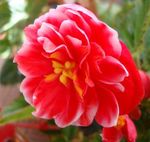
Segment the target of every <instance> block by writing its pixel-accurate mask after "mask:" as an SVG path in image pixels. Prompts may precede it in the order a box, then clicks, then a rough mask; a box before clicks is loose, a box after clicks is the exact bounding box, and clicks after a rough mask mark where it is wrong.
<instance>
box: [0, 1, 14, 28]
mask: <svg viewBox="0 0 150 142" xmlns="http://www.w3.org/2000/svg"><path fill="white" fill-rule="evenodd" d="M10 16H11V12H10V9H9V5H8V2H7V1H6V0H2V1H0V28H1V27H3V26H4V25H5V24H6V23H7V22H8V21H9V19H10ZM0 31H1V29H0Z"/></svg>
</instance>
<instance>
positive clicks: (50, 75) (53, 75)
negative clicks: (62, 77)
mask: <svg viewBox="0 0 150 142" xmlns="http://www.w3.org/2000/svg"><path fill="white" fill-rule="evenodd" d="M56 77H57V75H56V74H54V73H52V74H49V75H46V76H45V81H46V82H50V81H53V80H54V79H55V78H56Z"/></svg>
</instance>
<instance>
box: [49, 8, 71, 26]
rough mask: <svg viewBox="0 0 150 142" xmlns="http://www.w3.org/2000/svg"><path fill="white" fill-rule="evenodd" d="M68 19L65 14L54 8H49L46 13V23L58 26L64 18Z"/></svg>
mask: <svg viewBox="0 0 150 142" xmlns="http://www.w3.org/2000/svg"><path fill="white" fill-rule="evenodd" d="M67 19H69V18H68V17H67V15H66V14H64V13H63V12H60V11H58V10H55V9H50V11H49V13H48V23H51V24H52V25H55V26H57V27H58V28H59V27H60V25H61V23H62V22H63V21H64V20H67Z"/></svg>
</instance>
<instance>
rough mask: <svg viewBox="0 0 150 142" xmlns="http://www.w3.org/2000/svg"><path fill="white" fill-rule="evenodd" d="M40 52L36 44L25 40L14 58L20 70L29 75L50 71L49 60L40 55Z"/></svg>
mask: <svg viewBox="0 0 150 142" xmlns="http://www.w3.org/2000/svg"><path fill="white" fill-rule="evenodd" d="M42 52H43V51H42V50H41V49H40V48H39V47H38V46H37V45H34V44H31V43H28V42H25V43H24V45H23V47H22V48H21V49H20V50H19V52H18V53H17V54H16V56H15V59H14V61H15V62H17V64H18V68H19V70H20V72H21V73H22V74H24V75H25V76H30V77H37V76H43V75H45V74H48V73H50V72H51V70H52V69H51V64H50V61H49V60H48V59H47V58H45V57H44V56H43V55H42ZM41 69H42V70H41Z"/></svg>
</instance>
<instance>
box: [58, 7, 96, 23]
mask: <svg viewBox="0 0 150 142" xmlns="http://www.w3.org/2000/svg"><path fill="white" fill-rule="evenodd" d="M66 9H71V10H73V11H78V12H80V13H83V14H85V15H86V16H89V17H90V18H92V19H93V20H95V21H98V19H97V17H96V16H95V15H94V14H93V13H92V12H91V11H89V10H87V9H86V8H84V7H82V6H80V5H77V4H64V5H63V6H57V10H60V11H62V12H64V11H65V10H66Z"/></svg>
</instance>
